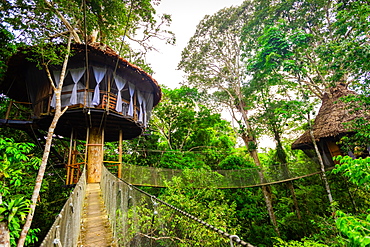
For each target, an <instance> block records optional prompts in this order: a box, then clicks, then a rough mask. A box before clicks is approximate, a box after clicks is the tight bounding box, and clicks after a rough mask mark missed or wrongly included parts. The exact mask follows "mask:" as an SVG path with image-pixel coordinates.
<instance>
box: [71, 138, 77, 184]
mask: <svg viewBox="0 0 370 247" xmlns="http://www.w3.org/2000/svg"><path fill="white" fill-rule="evenodd" d="M77 154H78V152H77V140H76V139H75V140H74V142H73V151H72V165H73V166H72V167H71V178H70V180H69V181H71V184H77V182H78V178H79V175H78V173H77V169H78V167H76V163H77ZM75 175H76V176H77V177H76V176H75Z"/></svg>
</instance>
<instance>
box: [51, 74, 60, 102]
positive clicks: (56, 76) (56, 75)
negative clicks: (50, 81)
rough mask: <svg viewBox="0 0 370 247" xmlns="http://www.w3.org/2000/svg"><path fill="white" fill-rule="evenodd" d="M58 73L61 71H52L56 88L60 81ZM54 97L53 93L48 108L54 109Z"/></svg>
mask: <svg viewBox="0 0 370 247" xmlns="http://www.w3.org/2000/svg"><path fill="white" fill-rule="evenodd" d="M60 73H61V71H59V70H54V71H53V74H54V86H57V85H58V84H59V81H60ZM56 101H57V100H56V97H55V92H54V93H53V98H52V99H51V103H50V106H51V107H54V108H55V107H56V105H57V102H56Z"/></svg>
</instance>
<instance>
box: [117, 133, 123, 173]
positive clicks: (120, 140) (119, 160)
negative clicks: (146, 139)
mask: <svg viewBox="0 0 370 247" xmlns="http://www.w3.org/2000/svg"><path fill="white" fill-rule="evenodd" d="M122 139H123V138H122V130H119V141H118V162H119V163H118V178H122Z"/></svg>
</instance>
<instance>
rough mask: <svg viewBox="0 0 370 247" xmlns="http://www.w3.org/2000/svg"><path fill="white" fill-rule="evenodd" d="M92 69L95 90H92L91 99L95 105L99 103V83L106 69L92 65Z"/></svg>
mask: <svg viewBox="0 0 370 247" xmlns="http://www.w3.org/2000/svg"><path fill="white" fill-rule="evenodd" d="M93 71H94V76H95V80H96V86H95V90H94V97H93V100H92V105H94V106H97V105H99V104H100V91H99V84H100V82H101V81H102V80H103V78H104V76H105V73H106V71H107V69H106V68H101V67H95V66H93Z"/></svg>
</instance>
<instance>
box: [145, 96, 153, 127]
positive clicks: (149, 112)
mask: <svg viewBox="0 0 370 247" xmlns="http://www.w3.org/2000/svg"><path fill="white" fill-rule="evenodd" d="M145 103H146V105H145V108H146V119H145V126H147V124H148V122H149V119H150V117H151V115H152V109H153V93H146V94H145Z"/></svg>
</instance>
